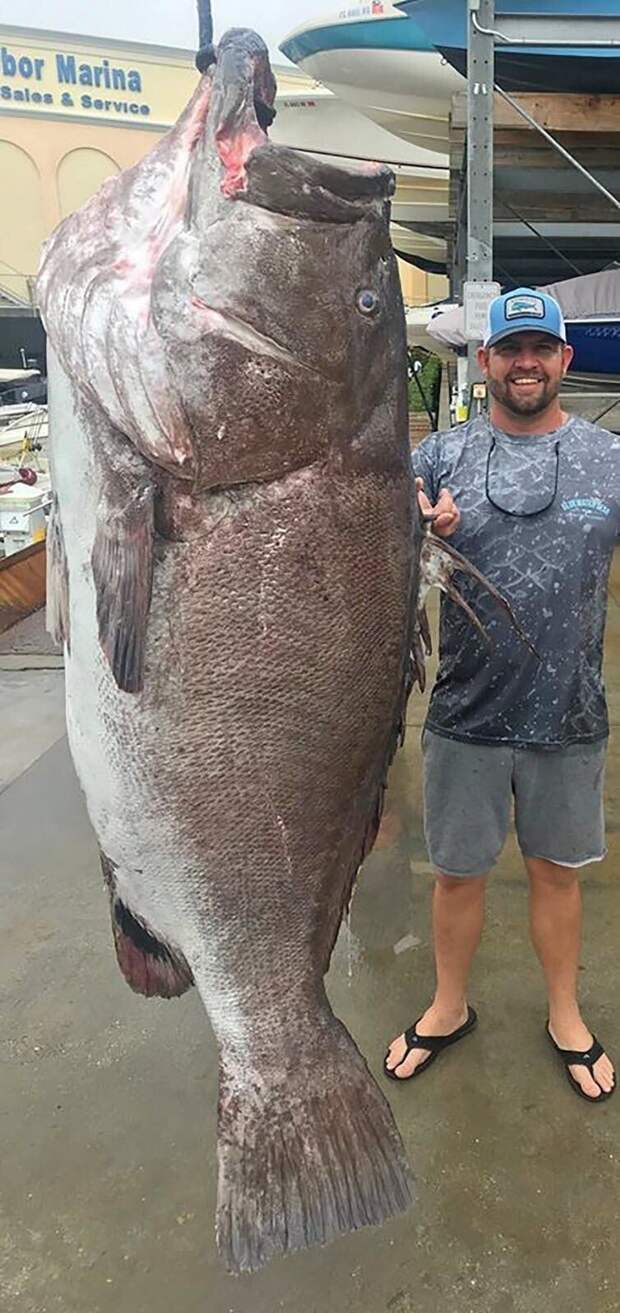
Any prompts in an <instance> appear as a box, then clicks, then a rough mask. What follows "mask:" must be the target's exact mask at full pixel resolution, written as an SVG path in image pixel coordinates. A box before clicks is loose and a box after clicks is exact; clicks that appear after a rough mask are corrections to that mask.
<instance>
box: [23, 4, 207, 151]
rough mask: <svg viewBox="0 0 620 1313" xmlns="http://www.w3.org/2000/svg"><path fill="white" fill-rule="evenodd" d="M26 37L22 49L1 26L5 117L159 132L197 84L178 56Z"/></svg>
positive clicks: (174, 116) (35, 34) (190, 71)
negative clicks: (94, 121)
mask: <svg viewBox="0 0 620 1313" xmlns="http://www.w3.org/2000/svg"><path fill="white" fill-rule="evenodd" d="M14 31H15V29H14ZM29 35H30V40H29V41H28V42H27V44H26V43H24V44H22V42H21V40H19V39H18V40H15V39H13V40H9V39H8V30H7V29H5V30H4V31H3V30H2V29H1V28H0V114H2V113H3V112H9V113H14V114H29V115H33V114H37V115H41V114H44V115H53V116H55V117H56V116H61V117H63V118H64V117H69V118H89V119H99V120H104V121H106V122H108V123H109V122H111V121H112V122H120V121H123V122H124V123H126V124H131V123H133V124H134V125H135V126H137V127H145V126H147V125H148V126H153V127H161V126H167V125H168V124H170V123H172V122H174V120H175V118H176V116H177V114H178V110H179V106H180V105H181V104H182V103H183V101H184V99H186V98H188V97H189V95H190V94H191V90H192V87H193V85H194V84H195V79H196V73H195V71H194V69H193V68H192V65H191V61H190V60H189V58H188V59H187V62H185V60H184V59H183V58H182V54H181V52H174V53H173V52H164V51H162V52H161V53H160V52H158V51H157V50H155V49H154V50H153V56H152V59H150V58H149V57H148V56H147V57H141V58H139V59H137V58H135V57H134V58H133V59H132V58H131V56H130V52H125V51H124V50H123V49H122V48H121V47H116V48H112V47H111V46H110V47H108V48H107V49H106V43H102V47H101V49H100V50H97V49H96V48H95V49H92V48H91V46H90V43H86V42H84V43H83V44H82V42H81V41H76V40H75V39H73V40H72V39H71V38H69V39H68V44H67V45H66V46H64V45H63V46H60V45H58V46H57V47H56V46H54V45H52V44H51V42H50V41H49V40H48V39H46V36H47V34H41V36H40V37H39V34H38V33H31V34H29ZM69 42H71V44H69ZM126 53H127V54H128V55H129V58H125V54H126ZM137 53H138V52H136V54H137ZM162 56H163V58H162Z"/></svg>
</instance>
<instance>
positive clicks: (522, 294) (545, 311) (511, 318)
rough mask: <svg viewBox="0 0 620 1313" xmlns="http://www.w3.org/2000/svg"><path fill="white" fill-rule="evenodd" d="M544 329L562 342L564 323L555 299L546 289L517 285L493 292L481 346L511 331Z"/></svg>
mask: <svg viewBox="0 0 620 1313" xmlns="http://www.w3.org/2000/svg"><path fill="white" fill-rule="evenodd" d="M523 332H534V333H548V334H549V336H550V337H556V338H557V339H558V341H560V342H566V324H565V323H564V315H563V314H562V311H561V309H560V306H559V304H558V302H557V301H556V300H555V299H554V297H552V296H548V295H547V293H546V292H538V291H536V290H535V289H533V288H531V287H518V288H517V289H516V291H514V292H505V293H504V295H503V296H497V297H496V298H495V300H494V301H492V302H491V304H490V306H489V321H488V325H487V332H486V337H485V339H484V345H485V347H489V346H495V344H496V342H501V341H502V339H503V338H505V337H510V336H511V335H512V334H513V333H523Z"/></svg>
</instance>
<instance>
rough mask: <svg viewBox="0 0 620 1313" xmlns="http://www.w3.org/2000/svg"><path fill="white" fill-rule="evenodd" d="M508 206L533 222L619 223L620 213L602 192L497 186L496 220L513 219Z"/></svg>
mask: <svg viewBox="0 0 620 1313" xmlns="http://www.w3.org/2000/svg"><path fill="white" fill-rule="evenodd" d="M508 206H511V207H512V209H513V210H517V211H518V212H519V214H521V215H522V217H523V218H524V219H529V221H530V223H537V222H538V223H588V224H592V223H618V222H619V221H620V217H619V215H618V211H617V210H616V209H615V207H614V206H613V205H612V204H611V201H607V200H605V197H604V196H601V194H600V192H595V191H594V189H593V190H592V192H587V193H581V192H580V193H575V192H572V193H568V194H566V195H565V194H564V193H562V192H548V191H544V192H543V191H541V192H536V191H530V192H526V191H513V190H511V189H510V188H509V187H502V186H501V185H500V186H496V188H495V209H496V217H497V218H498V219H501V218H510V217H511V216H510V213H509V210H508Z"/></svg>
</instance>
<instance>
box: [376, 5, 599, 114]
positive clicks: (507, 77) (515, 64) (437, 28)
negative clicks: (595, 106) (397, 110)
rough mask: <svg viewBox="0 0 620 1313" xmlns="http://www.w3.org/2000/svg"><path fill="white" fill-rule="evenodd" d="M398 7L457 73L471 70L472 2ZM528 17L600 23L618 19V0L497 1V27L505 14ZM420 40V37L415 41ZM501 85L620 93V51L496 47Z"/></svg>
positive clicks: (512, 88) (521, 89) (513, 88)
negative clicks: (469, 22)
mask: <svg viewBox="0 0 620 1313" xmlns="http://www.w3.org/2000/svg"><path fill="white" fill-rule="evenodd" d="M395 7H396V9H397V10H398V11H399V12H401V13H403V14H405V15H406V16H407V17H408V18H410V20H411V21H412V22H413V24H414V27H415V29H416V33H422V35H423V37H424V38H426V40H427V41H428V43H429V44H430V45H431V46H433V47H434V48H435V50H436V51H437V52H438V53H439V54H440V55H441V56H442V57H443V58H444V59H445V60H446V61H447V62H448V64H449V65H450V67H451V68H452V69H454V70H455V71H456V72H458V73H460V74H462V75H466V72H467V12H468V10H467V0H396V3H395ZM503 14H504V15H508V14H510V15H511V17H515V16H518V17H525V16H527V15H528V14H534V15H537V16H539V17H540V16H544V15H548V16H549V17H550V18H555V17H559V16H561V17H571V16H572V17H582V18H583V17H587V18H593V19H600V26H601V34H600V35H601V41H604V40H605V37H606V32H605V20H606V19H610V18H618V14H619V5H618V0H560V2H558V0H496V5H495V24H496V27H497V28H498V29H499V30H501V19H502V15H503ZM416 39H419V38H418V37H416ZM495 56H496V76H497V82H498V83H499V85H500V86H501V87H502V88H503V89H504V90H505V91H513V92H554V91H561V92H573V93H575V94H584V95H596V96H604V95H618V94H620V47H618V46H615V47H614V46H611V45H610V46H606V47H601V48H595V47H591V46H578V45H576V46H574V47H572V46H570V47H566V46H555V47H552V46H548V47H545V48H544V49H541V47H540V46H519V47H514V46H513V47H512V48H511V47H510V46H501V45H499V44H498V45H497V46H496V51H495Z"/></svg>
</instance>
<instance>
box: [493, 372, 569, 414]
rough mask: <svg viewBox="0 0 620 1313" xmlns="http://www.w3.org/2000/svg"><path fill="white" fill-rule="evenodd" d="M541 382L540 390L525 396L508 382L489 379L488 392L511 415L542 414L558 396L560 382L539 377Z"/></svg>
mask: <svg viewBox="0 0 620 1313" xmlns="http://www.w3.org/2000/svg"><path fill="white" fill-rule="evenodd" d="M541 383H542V384H543V388H542V391H541V392H538V393H534V394H532V395H531V396H526V395H525V393H524V394H523V396H519V392H518V389H515V388H514V387H512V388H511V386H510V384H509V383H504V382H501V383H500V382H499V381H498V380H497V379H489V392H490V393H491V396H492V397H494V398H495V400H496V401H499V402H500V403H501V405H502V406H503V407H504V409H505V410H509V411H510V412H511V414H513V415H542V413H543V411H544V410H547V408H548V407H549V406H550V405H551V403H552V402H553V401H555V399H556V397H558V396H559V394H560V389H561V386H562V382H561V381H560V382H558V383H553V382H552V381H551V379H541Z"/></svg>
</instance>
